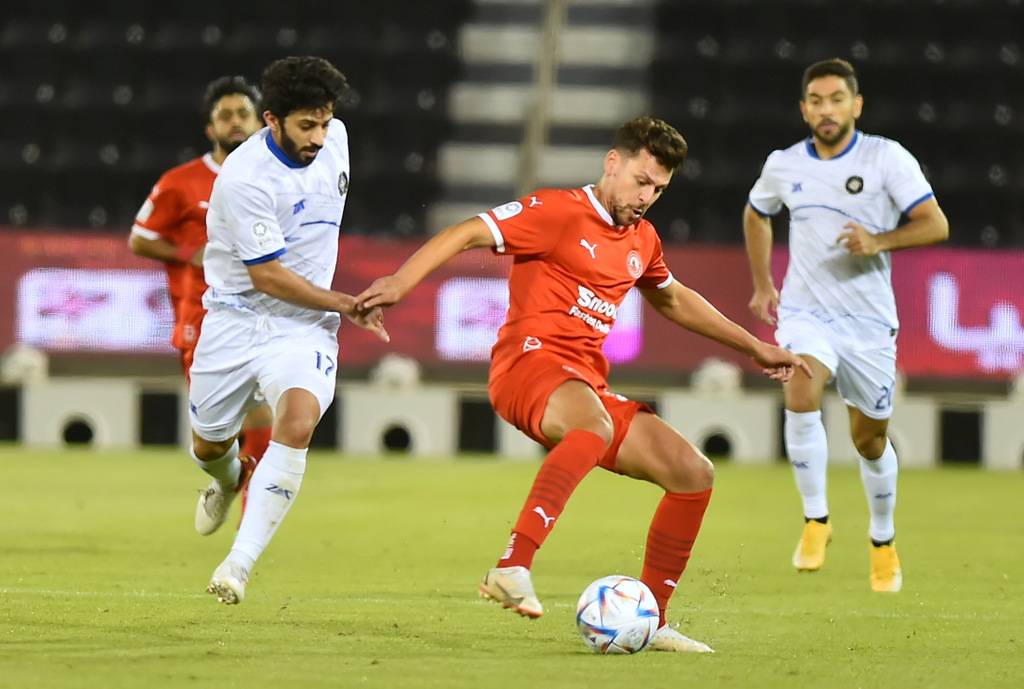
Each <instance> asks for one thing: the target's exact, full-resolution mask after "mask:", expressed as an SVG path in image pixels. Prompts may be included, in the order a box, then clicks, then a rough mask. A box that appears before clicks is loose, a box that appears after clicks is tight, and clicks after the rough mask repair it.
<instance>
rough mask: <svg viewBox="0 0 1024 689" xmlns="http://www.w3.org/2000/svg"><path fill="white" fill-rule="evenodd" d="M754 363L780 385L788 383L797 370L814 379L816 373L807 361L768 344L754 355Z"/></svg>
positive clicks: (786, 350)
mask: <svg viewBox="0 0 1024 689" xmlns="http://www.w3.org/2000/svg"><path fill="white" fill-rule="evenodd" d="M754 361H756V362H757V363H758V364H759V365H760V366H761V367H762V368H761V372H762V373H764V374H765V375H766V376H768V377H769V378H771V379H772V380H777V381H779V382H780V383H788V382H789V380H790V379H791V378H792V377H793V373H794V372H795V371H796V369H800V370H801V371H803V372H804V373H805V374H806V375H807V377H808V378H813V377H814V372H813V371H811V367H810V366H808V365H807V362H806V361H804V360H803V359H801V358H800V357H799V356H797V355H796V354H794V353H793V352H791V351H789V350H788V349H783V348H782V347H777V346H775V345H770V344H768V343H766V342H762V343H761V346H760V347H759V348H758V351H757V352H756V353H755V354H754Z"/></svg>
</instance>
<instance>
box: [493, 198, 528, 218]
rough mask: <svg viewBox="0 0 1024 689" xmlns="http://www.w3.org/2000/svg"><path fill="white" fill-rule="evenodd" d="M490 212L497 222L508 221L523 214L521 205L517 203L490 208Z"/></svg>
mask: <svg viewBox="0 0 1024 689" xmlns="http://www.w3.org/2000/svg"><path fill="white" fill-rule="evenodd" d="M491 212H492V213H494V217H495V218H497V219H498V220H508V219H509V218H513V217H515V216H517V215H519V214H520V213H522V212H523V204H521V203H519V202H518V201H512V202H511V203H506V204H505V205H504V206H498V207H497V208H492V209H491Z"/></svg>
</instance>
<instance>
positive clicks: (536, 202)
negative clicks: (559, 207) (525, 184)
mask: <svg viewBox="0 0 1024 689" xmlns="http://www.w3.org/2000/svg"><path fill="white" fill-rule="evenodd" d="M543 205H544V202H543V201H541V200H539V199H538V198H537V197H536V196H531V197H530V208H533V207H534V206H543Z"/></svg>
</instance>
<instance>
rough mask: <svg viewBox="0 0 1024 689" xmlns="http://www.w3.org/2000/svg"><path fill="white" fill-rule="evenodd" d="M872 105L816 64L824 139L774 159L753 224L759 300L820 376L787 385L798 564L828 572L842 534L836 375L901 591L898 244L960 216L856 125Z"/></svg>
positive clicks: (815, 106)
mask: <svg viewBox="0 0 1024 689" xmlns="http://www.w3.org/2000/svg"><path fill="white" fill-rule="evenodd" d="M863 104H864V102H863V98H862V97H861V95H860V92H859V90H858V86H857V76H856V72H855V71H854V68H853V66H852V65H850V63H848V62H846V61H845V60H840V59H831V60H824V61H822V62H817V63H815V64H813V65H811V66H810V67H808V68H807V70H806V71H805V72H804V77H803V95H802V99H801V101H800V112H801V113H802V114H803V118H804V121H805V122H807V124H808V125H809V126H810V129H811V135H810V136H809V137H808V138H806V139H804V140H803V141H800V142H799V143H796V144H794V145H793V146H790V147H789V148H787V149H784V150H779V151H775V152H773V153H772V154H771V155H770V156H768V159H767V161H766V162H765V164H764V168H763V169H762V171H761V176H760V178H759V179H758V180H757V182H756V183H755V184H754V187H753V189H752V190H751V191H750V196H749V200H748V203H747V206H746V208H745V210H744V215H743V229H744V234H745V236H746V245H747V254H748V256H749V258H750V267H751V271H752V273H753V279H754V296H753V298H752V299H751V300H750V309H751V310H752V311H753V312H754V314H756V315H757V317H758V318H760V319H761V320H762V321H764V322H765V323H768V324H769V325H775V324H776V318H775V315H776V314H777V316H778V322H777V325H778V329H777V331H776V339H777V340H778V342H779V344H780V345H782V346H783V347H785V348H787V349H790V350H792V351H793V352H794V353H797V354H800V355H802V356H803V358H804V359H805V360H806V361H807V363H809V364H810V366H811V369H812V370H813V371H814V377H813V378H808V377H807V376H806V375H804V374H803V372H802V371H800V370H799V369H798V370H797V371H796V372H795V373H794V374H793V377H792V378H791V379H790V380H789V382H787V383H786V384H785V385H784V387H783V389H784V393H785V406H786V419H785V440H786V450H787V453H788V455H789V460H790V463H791V465H792V466H793V472H794V475H795V477H796V484H797V488H798V489H799V491H800V495H801V497H802V498H803V509H804V520H805V523H804V532H803V536H802V538H801V540H800V543H799V545H798V546H797V549H796V552H795V553H794V555H793V565H794V566H795V567H796V568H797V569H798V570H800V571H814V570H817V569H819V568H820V567H821V566H822V564H824V562H825V547H826V545H828V543H829V541H830V540H831V537H832V524H831V523H830V522H829V510H828V500H827V497H826V465H827V463H828V448H827V442H826V437H825V427H824V425H823V424H822V421H821V398H822V394H823V392H824V388H825V385H826V384H827V383H828V382H829V381H830V380H831V379H832V378H833V377H834V378H835V381H836V387H837V389H838V391H839V394H840V395H841V396H842V398H843V400H844V401H845V402H846V404H847V407H848V410H849V417H850V436H851V438H852V439H853V443H854V445H855V446H856V448H857V452H858V453H859V454H860V456H861V459H860V473H861V479H862V481H863V484H864V491H865V494H866V495H867V500H868V508H869V510H870V514H871V519H870V527H869V530H868V531H869V534H868V535H869V536H870V539H871V547H870V552H871V558H870V561H871V574H870V582H871V588H872V589H873V590H875V591H891V592H895V591H899V590H900V587H901V585H902V578H903V575H902V570H901V568H900V561H899V557H898V556H897V554H896V548H895V546H894V545H893V539H894V537H895V533H896V531H895V525H894V522H893V512H894V510H895V507H896V475H897V459H896V452H895V450H894V449H893V446H892V443H891V442H890V441H889V439H888V437H887V436H886V432H887V429H888V424H889V416H890V414H891V412H892V397H893V386H894V384H895V379H896V336H897V333H898V332H899V321H898V320H897V317H896V301H895V298H894V296H893V290H892V283H891V277H890V273H891V258H890V256H889V252H891V251H896V250H897V249H907V248H910V247H914V246H922V245H926V244H934V243H936V242H941V241H944V240H945V239H946V237H947V236H948V235H949V223H948V222H947V220H946V216H945V215H944V214H943V212H942V210H941V209H940V208H939V204H938V203H937V202H936V200H935V196H934V193H933V192H932V188H931V186H930V185H929V184H928V181H927V180H926V179H925V177H924V174H923V173H922V171H921V166H920V165H919V164H918V162H917V160H915V159H914V157H913V156H912V155H911V154H910V153H909V152H908V151H907V150H906V149H905V148H903V146H901V145H900V144H898V143H897V142H895V141H892V140H890V139H885V138H882V137H880V136H872V135H870V134H865V133H863V132H861V131H858V130H857V129H856V127H855V125H856V120H857V118H858V117H860V114H861V108H862V107H863ZM782 206H786V207H787V208H788V209H789V214H790V226H789V266H788V268H787V270H786V277H785V279H784V280H783V283H782V292H781V294H780V293H779V291H778V290H777V289H776V288H775V284H774V282H773V280H772V270H771V249H772V224H771V216H773V215H775V214H776V213H778V212H779V211H780V210H781V208H782ZM901 215H903V216H906V218H907V222H905V223H904V224H899V222H900V218H901Z"/></svg>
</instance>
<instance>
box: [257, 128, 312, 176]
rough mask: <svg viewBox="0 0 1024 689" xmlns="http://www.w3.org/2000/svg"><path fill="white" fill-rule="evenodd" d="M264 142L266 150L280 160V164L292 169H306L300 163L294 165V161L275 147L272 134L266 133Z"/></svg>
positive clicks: (275, 143) (279, 148) (278, 147)
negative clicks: (265, 142) (265, 141)
mask: <svg viewBox="0 0 1024 689" xmlns="http://www.w3.org/2000/svg"><path fill="white" fill-rule="evenodd" d="M266 140H267V148H269V149H270V152H271V153H273V154H274V157H275V158H277V159H278V160H280V161H281V162H282V163H284V164H285V165H287V166H288V167H290V168H292V169H298V168H302V167H306V166H305V165H303V164H302V163H296V162H295V161H294V160H292V159H291V158H289V157H288V156H287V155H286V154H285V152H284V151H282V150H281V147H280V146H278V145H277V142H276V141H274V132H271V131H268V132H267V139H266Z"/></svg>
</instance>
